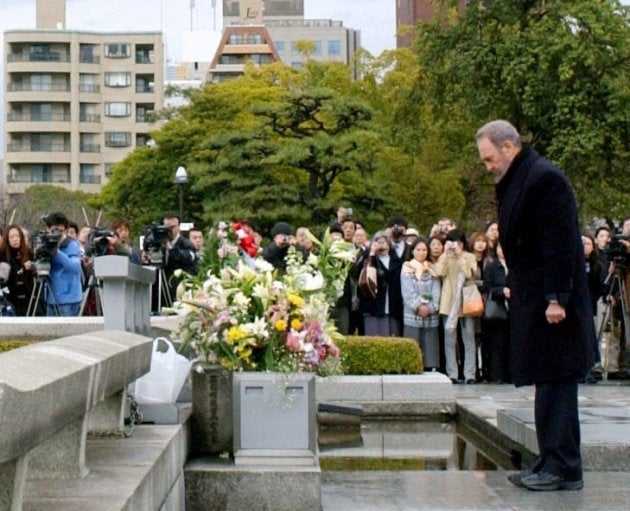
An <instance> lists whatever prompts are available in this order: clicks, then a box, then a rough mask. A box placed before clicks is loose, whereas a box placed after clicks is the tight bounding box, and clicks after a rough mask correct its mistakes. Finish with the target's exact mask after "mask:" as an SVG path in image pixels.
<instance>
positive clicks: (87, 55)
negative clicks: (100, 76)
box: [79, 44, 99, 64]
mask: <svg viewBox="0 0 630 511" xmlns="http://www.w3.org/2000/svg"><path fill="white" fill-rule="evenodd" d="M94 49H95V46H94V45H93V44H81V45H80V46H79V62H83V63H87V64H98V63H99V58H98V57H97V56H96V55H94Z"/></svg>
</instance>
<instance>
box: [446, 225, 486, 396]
mask: <svg viewBox="0 0 630 511" xmlns="http://www.w3.org/2000/svg"><path fill="white" fill-rule="evenodd" d="M465 246H466V237H465V236H464V234H463V233H462V232H461V231H459V230H457V229H455V230H453V231H450V232H449V233H448V235H447V237H446V243H445V244H444V253H443V254H442V255H441V256H440V258H439V259H438V261H437V263H436V264H435V274H436V275H437V276H438V277H442V294H441V297H440V314H441V315H442V317H443V320H444V351H445V358H446V374H447V375H448V377H449V378H450V379H451V381H452V382H453V383H458V382H459V381H460V380H459V369H458V363H457V327H458V325H459V326H461V330H462V341H463V344H464V353H463V355H464V356H463V373H464V380H465V381H466V383H468V384H473V383H477V379H476V371H477V364H476V353H475V352H476V349H475V317H473V316H466V315H464V308H463V301H464V300H463V294H464V287H465V286H464V284H465V283H466V282H468V283H469V284H470V283H472V286H470V285H469V286H467V287H468V289H473V288H474V291H476V292H477V294H479V292H478V291H477V286H476V285H475V283H474V281H473V280H472V279H473V275H474V272H475V268H476V267H477V260H476V259H475V256H474V255H473V254H471V253H470V252H467V251H466V250H465ZM479 299H481V296H479Z"/></svg>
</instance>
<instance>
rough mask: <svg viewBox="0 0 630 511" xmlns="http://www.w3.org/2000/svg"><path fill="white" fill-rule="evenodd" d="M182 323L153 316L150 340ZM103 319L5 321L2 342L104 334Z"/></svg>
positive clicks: (43, 318)
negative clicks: (101, 332) (93, 333)
mask: <svg viewBox="0 0 630 511" xmlns="http://www.w3.org/2000/svg"><path fill="white" fill-rule="evenodd" d="M180 321H181V318H180V317H179V316H152V317H151V337H158V336H166V337H168V336H169V335H170V333H171V332H172V331H173V330H175V329H176V328H177V327H178V326H179V323H180ZM104 325H105V321H104V320H103V317H102V316H85V317H63V318H59V317H42V316H35V317H19V318H4V317H3V318H2V330H1V331H0V340H1V339H11V340H17V339H27V340H48V339H56V338H59V337H68V336H73V335H82V334H85V333H89V332H96V331H100V330H103V327H104Z"/></svg>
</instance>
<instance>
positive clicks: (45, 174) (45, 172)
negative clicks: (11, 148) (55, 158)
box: [31, 163, 52, 183]
mask: <svg viewBox="0 0 630 511" xmlns="http://www.w3.org/2000/svg"><path fill="white" fill-rule="evenodd" d="M31 182H32V183H52V165H50V164H48V163H44V164H40V165H32V166H31Z"/></svg>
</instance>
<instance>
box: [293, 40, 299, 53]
mask: <svg viewBox="0 0 630 511" xmlns="http://www.w3.org/2000/svg"><path fill="white" fill-rule="evenodd" d="M299 54H300V50H299V49H298V44H297V41H291V55H299Z"/></svg>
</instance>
